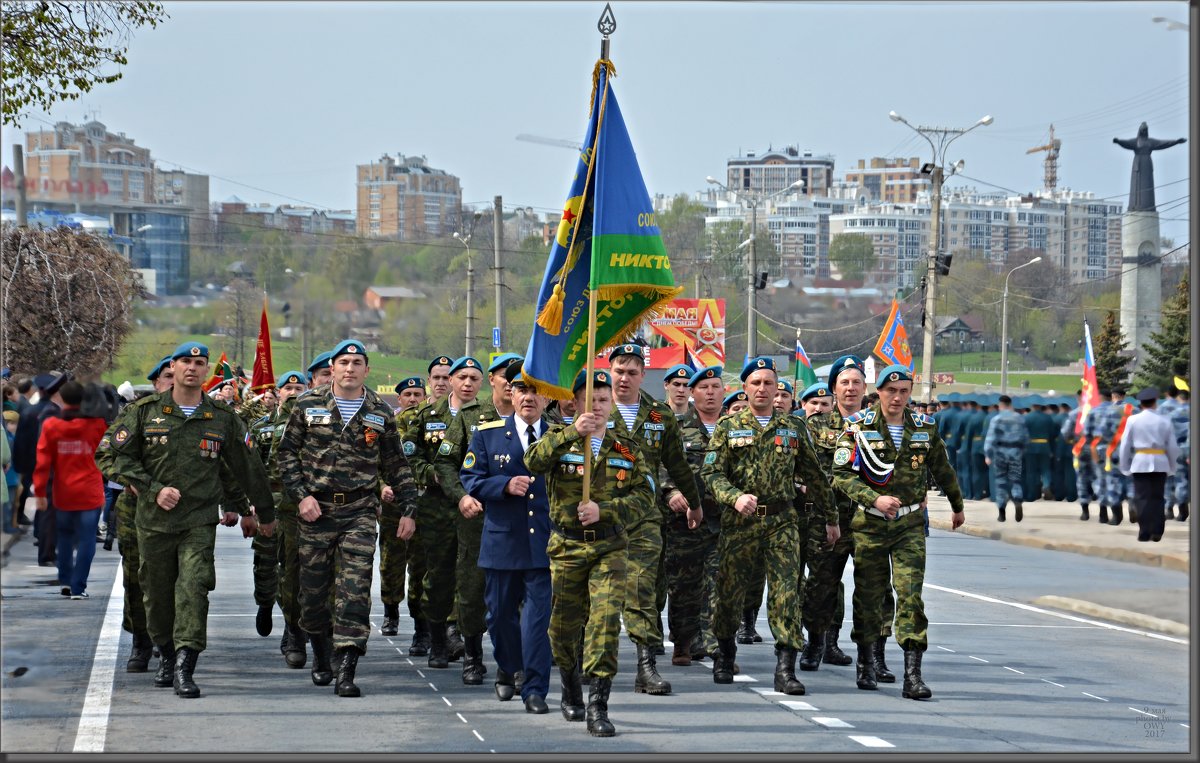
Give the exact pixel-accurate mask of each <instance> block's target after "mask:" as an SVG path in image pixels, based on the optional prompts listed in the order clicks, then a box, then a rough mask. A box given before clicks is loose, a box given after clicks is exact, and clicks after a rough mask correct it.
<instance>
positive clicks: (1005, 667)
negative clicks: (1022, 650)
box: [1004, 665, 1025, 676]
mask: <svg viewBox="0 0 1200 763" xmlns="http://www.w3.org/2000/svg"><path fill="white" fill-rule="evenodd" d="M1004 669H1005V670H1011V671H1012V672H1014V673H1016V674H1017V675H1019V676H1023V675H1025V674H1024V673H1022V672H1021V671H1019V670H1017V669H1016V668H1010V667H1009V666H1007V665H1005V666H1004Z"/></svg>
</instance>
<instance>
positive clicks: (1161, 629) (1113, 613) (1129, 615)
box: [1031, 596, 1191, 638]
mask: <svg viewBox="0 0 1200 763" xmlns="http://www.w3.org/2000/svg"><path fill="white" fill-rule="evenodd" d="M1031 603H1032V604H1034V605H1035V606H1039V607H1052V608H1054V609H1063V610H1066V611H1068V612H1075V613H1078V614H1081V615H1090V616H1092V617H1100V618H1103V619H1105V620H1112V621H1113V622H1115V623H1121V624H1123V625H1132V626H1134V627H1137V628H1144V629H1146V630H1148V631H1155V632H1157V633H1165V634H1167V635H1170V636H1183V637H1185V638H1186V637H1188V636H1189V635H1190V634H1191V628H1189V627H1188V626H1187V625H1186V624H1184V623H1177V622H1175V621H1174V620H1164V619H1162V618H1161V617H1152V616H1150V615H1143V614H1140V613H1138V612H1130V611H1129V610H1127V609H1117V608H1116V607H1105V606H1103V605H1101V604H1095V603H1093V602H1090V601H1083V600H1082V599H1071V598H1068V597H1066V596H1039V597H1038V598H1036V599H1034V600H1033V602H1031Z"/></svg>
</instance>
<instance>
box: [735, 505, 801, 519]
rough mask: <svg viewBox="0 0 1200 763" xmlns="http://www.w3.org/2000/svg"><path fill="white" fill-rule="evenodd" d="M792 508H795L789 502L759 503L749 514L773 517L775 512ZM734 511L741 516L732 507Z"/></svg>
mask: <svg viewBox="0 0 1200 763" xmlns="http://www.w3.org/2000/svg"><path fill="white" fill-rule="evenodd" d="M793 508H795V507H794V506H793V505H792V504H791V503H790V502H789V503H760V504H758V505H757V506H755V507H754V513H753V514H751V515H750V516H752V517H773V516H775V515H776V514H782V513H783V512H785V511H790V510H792V509H793ZM734 512H735V513H737V514H738V515H739V516H741V514H740V512H738V511H737V509H734Z"/></svg>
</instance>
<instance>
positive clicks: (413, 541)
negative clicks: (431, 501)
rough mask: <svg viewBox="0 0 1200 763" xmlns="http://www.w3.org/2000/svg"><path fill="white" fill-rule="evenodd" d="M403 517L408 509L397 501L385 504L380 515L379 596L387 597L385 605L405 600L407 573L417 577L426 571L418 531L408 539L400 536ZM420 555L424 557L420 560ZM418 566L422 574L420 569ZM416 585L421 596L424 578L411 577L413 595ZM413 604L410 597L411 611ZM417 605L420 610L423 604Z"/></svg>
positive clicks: (410, 583)
mask: <svg viewBox="0 0 1200 763" xmlns="http://www.w3.org/2000/svg"><path fill="white" fill-rule="evenodd" d="M403 516H404V509H402V508H401V507H399V506H397V505H395V504H393V503H385V504H383V513H382V514H380V515H379V597H380V598H381V599H383V603H384V604H399V603H400V602H402V601H404V596H405V578H406V573H411V575H412V577H413V578H415V577H416V576H417V575H418V574H420V575H424V574H425V572H424V568H425V565H424V561H425V549H423V548H419V546H420V543H421V541H420V540H419V539H418V538H417V537H416V535H415V534H414V535H413V537H412V538H410V539H409V540H406V541H405V540H401V539H400V538H397V537H396V530H397V529H398V528H399V526H400V519H401V517H403ZM418 551H419V553H418ZM416 557H420V561H419V562H418V560H417V559H416ZM418 565H419V566H420V572H419V573H418V572H417V569H416V568H417V566H418ZM414 588H416V590H417V591H418V593H417V594H416V596H417V599H420V597H421V594H420V593H419V591H420V581H419V580H417V581H414V580H411V579H410V580H408V595H409V596H412V595H413V589H414ZM413 606H414V605H413V602H412V599H409V602H408V611H409V612H410V613H411V612H412V611H413ZM416 608H417V610H418V611H420V604H419V603H418V604H417V605H416ZM413 617H416V615H415V614H414V615H413Z"/></svg>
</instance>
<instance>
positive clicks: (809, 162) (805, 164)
mask: <svg viewBox="0 0 1200 763" xmlns="http://www.w3.org/2000/svg"><path fill="white" fill-rule="evenodd" d="M725 178H726V180H725V185H727V186H728V187H729V188H730V189H732V190H734V191H738V192H748V193H753V194H759V195H762V196H766V195H768V194H772V193H775V192H777V191H782V190H783V189H784V188H787V187H788V186H790V185H791V184H793V183H795V182H796V181H797V180H803V181H804V191H803V192H804V193H805V194H806V195H808V196H825V195H826V194H827V193H828V190H829V188H830V187H831V186H832V185H833V157H832V156H814V155H813V152H812V151H801V150H800V149H798V148H797V147H796V146H787V147H785V148H781V149H775V148H768V149H767V150H766V151H762V152H754V151H748V152H746V153H745V154H743V155H741V156H734V157H731V158H730V159H729V161H727V162H726V163H725Z"/></svg>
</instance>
